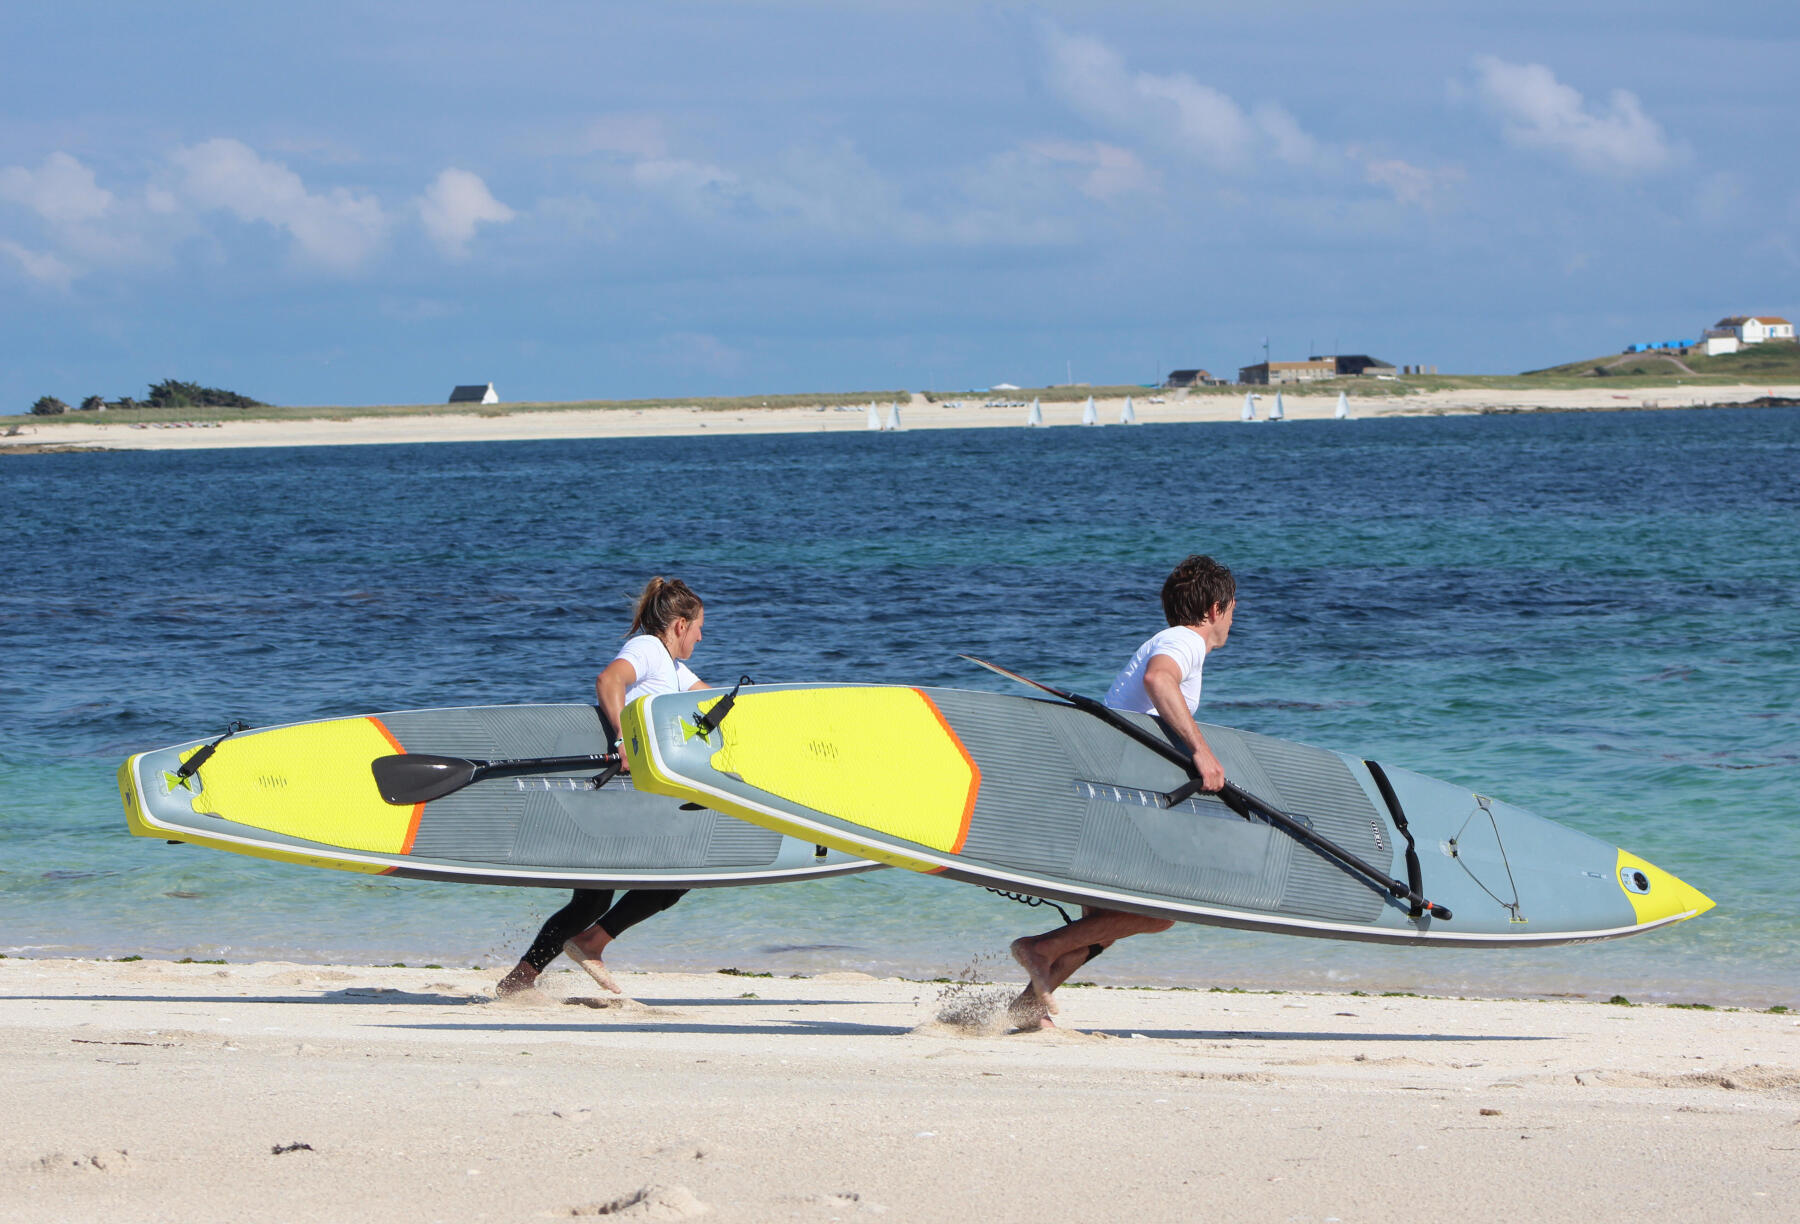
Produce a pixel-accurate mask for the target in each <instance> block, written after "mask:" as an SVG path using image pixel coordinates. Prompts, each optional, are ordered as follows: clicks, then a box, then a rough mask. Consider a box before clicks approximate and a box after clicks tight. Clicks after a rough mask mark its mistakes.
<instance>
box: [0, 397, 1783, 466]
mask: <svg viewBox="0 0 1800 1224" xmlns="http://www.w3.org/2000/svg"><path fill="white" fill-rule="evenodd" d="M1768 395H1774V396H1783V397H1800V386H1780V385H1768V384H1756V385H1750V384H1744V385H1739V386H1692V387H1690V386H1671V387H1659V388H1652V389H1648V390H1645V389H1637V390H1632V391H1630V392H1624V393H1622V392H1618V391H1609V390H1607V389H1605V388H1604V387H1595V388H1593V389H1587V388H1583V389H1581V390H1577V391H1568V390H1543V391H1515V390H1493V389H1486V388H1477V389H1462V390H1453V391H1429V392H1419V393H1416V394H1412V395H1405V396H1394V397H1391V398H1389V397H1370V398H1353V399H1352V400H1351V401H1350V408H1351V412H1352V414H1353V415H1355V416H1359V417H1387V416H1448V415H1466V414H1471V413H1491V412H1572V411H1618V410H1623V409H1634V408H1691V407H1702V406H1709V405H1720V406H1724V405H1731V404H1739V403H1746V402H1749V401H1752V400H1755V399H1757V398H1759V397H1762V396H1768ZM1282 398H1283V400H1284V407H1285V411H1286V416H1287V419H1289V420H1295V421H1304V420H1323V419H1329V418H1331V416H1332V415H1333V413H1334V411H1335V410H1336V407H1337V393H1336V392H1335V391H1332V392H1329V393H1325V394H1308V393H1306V392H1293V393H1288V392H1286V391H1284V392H1283V396H1282ZM1158 400H1160V401H1161V402H1156V401H1158ZM1274 402H1275V394H1274V390H1273V389H1269V388H1265V393H1264V394H1263V398H1262V400H1261V401H1260V402H1259V403H1258V404H1257V414H1258V417H1259V419H1260V418H1266V417H1267V415H1268V413H1269V411H1270V409H1271V408H1272V406H1273V405H1274ZM1242 403H1243V401H1242V398H1241V397H1239V396H1219V395H1196V396H1190V397H1183V396H1181V395H1180V394H1179V393H1167V394H1162V395H1158V394H1155V393H1149V392H1146V393H1145V394H1144V395H1142V396H1134V397H1133V400H1132V407H1133V411H1134V412H1135V414H1136V417H1137V420H1138V421H1139V422H1140V423H1144V424H1151V423H1176V422H1223V421H1236V420H1238V419H1239V416H1240V413H1241V409H1242ZM962 405H963V406H950V405H949V404H945V403H931V402H928V401H927V400H926V399H925V397H923V396H921V395H914V396H913V397H912V398H911V400H910V402H907V403H903V404H901V405H900V423H901V426H902V428H903V429H909V430H912V429H999V428H1019V427H1022V426H1023V425H1024V424H1025V417H1026V412H1027V409H1025V408H1023V407H1016V406H1009V407H1005V408H988V407H983V406H981V404H980V402H979V401H977V400H974V399H972V398H971V399H969V400H965V401H962ZM1083 406H1084V405H1083V402H1082V401H1079V400H1078V401H1074V402H1057V403H1047V404H1044V405H1043V409H1042V410H1043V416H1044V424H1045V425H1046V426H1048V427H1061V426H1073V425H1078V424H1079V423H1080V421H1081V415H1082V409H1083ZM1124 406H1125V401H1124V397H1122V396H1121V397H1116V398H1113V397H1109V398H1105V399H1096V400H1095V408H1096V412H1097V415H1098V417H1099V421H1100V423H1101V424H1102V425H1108V426H1110V425H1116V424H1118V423H1119V419H1120V416H1121V413H1122V412H1123V409H1124ZM886 415H887V414H886V410H885V409H883V410H882V412H881V416H882V417H884V418H885V416H886ZM8 424H9V425H12V424H16V425H17V426H18V427H19V433H17V434H14V435H11V436H5V435H4V434H0V453H4V451H5V450H6V449H8V448H10V449H11V450H13V451H14V452H16V453H24V452H29V451H41V450H49V449H55V450H64V449H73V450H215V449H226V448H232V447H247V446H345V445H377V444H396V443H420V442H521V441H534V440H553V439H571V438H641V437H701V436H719V435H732V434H776V433H844V432H863V431H867V430H868V410H867V409H866V408H862V407H859V408H857V409H855V410H851V411H844V410H839V409H834V408H824V409H820V408H792V407H784V408H762V409H742V410H726V411H720V410H717V409H710V410H709V409H703V408H697V407H658V408H613V409H596V410H585V409H563V410H552V411H529V410H527V411H518V412H510V413H507V414H504V415H495V416H482V415H480V414H479V413H478V412H469V413H455V414H451V413H447V412H446V413H442V414H438V413H432V414H429V415H427V414H418V415H395V416H367V417H350V418H343V419H336V420H333V419H327V418H324V417H321V418H317V419H310V420H296V421H269V420H245V421H222V422H218V423H198V422H196V423H193V424H162V425H146V424H102V423H99V422H93V423H89V422H87V421H82V422H80V423H73V422H58V423H56V424H54V425H39V424H34V423H33V422H32V421H31V419H30V418H28V417H26V418H18V419H17V420H16V421H14V422H9V423H8Z"/></svg>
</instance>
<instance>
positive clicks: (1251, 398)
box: [1241, 391, 1256, 421]
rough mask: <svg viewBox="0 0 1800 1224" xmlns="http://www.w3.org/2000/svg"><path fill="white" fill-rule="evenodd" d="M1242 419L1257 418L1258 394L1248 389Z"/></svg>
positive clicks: (1252, 419)
mask: <svg viewBox="0 0 1800 1224" xmlns="http://www.w3.org/2000/svg"><path fill="white" fill-rule="evenodd" d="M1241 419H1242V420H1246V421H1254V420H1255V419H1256V396H1255V395H1253V394H1251V393H1250V392H1248V391H1246V392H1244V413H1243V416H1242V418H1241Z"/></svg>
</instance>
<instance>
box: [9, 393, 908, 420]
mask: <svg viewBox="0 0 1800 1224" xmlns="http://www.w3.org/2000/svg"><path fill="white" fill-rule="evenodd" d="M892 400H899V401H900V402H901V404H902V405H904V404H905V402H906V400H907V393H906V392H905V391H842V392H814V393H803V394H797V395H737V396H717V397H712V398H700V399H693V398H666V399H637V400H564V401H559V402H553V403H552V402H540V401H521V402H518V403H507V404H363V405H343V406H340V405H331V404H316V405H303V406H301V405H297V406H290V407H282V406H278V405H274V404H255V405H254V406H251V407H244V408H222V407H215V406H192V407H179V406H171V407H154V408H153V407H150V406H148V405H145V404H143V403H136V404H135V405H134V406H132V407H128V408H117V407H114V406H112V405H109V406H108V407H109V411H108V412H107V413H106V415H105V416H104V417H95V416H90V415H88V414H86V413H68V414H64V415H60V416H44V417H34V418H33V421H32V423H33V424H42V425H57V424H62V423H68V424H105V425H133V424H157V423H164V422H172V421H350V420H358V419H362V418H366V417H398V416H482V417H504V416H511V415H513V414H514V413H519V412H596V411H606V412H631V411H643V410H644V409H647V408H697V409H699V410H700V411H702V412H748V411H752V410H755V409H761V408H832V407H836V406H838V405H849V406H854V407H857V408H865V407H867V406H868V405H870V404H886V403H888V402H890V401H892Z"/></svg>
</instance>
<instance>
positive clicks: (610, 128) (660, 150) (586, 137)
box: [579, 115, 669, 161]
mask: <svg viewBox="0 0 1800 1224" xmlns="http://www.w3.org/2000/svg"><path fill="white" fill-rule="evenodd" d="M579 147H580V151H581V152H583V153H620V154H624V155H625V156H627V157H636V158H642V159H643V160H645V161H655V160H657V159H658V158H663V157H667V156H668V155H669V142H668V139H667V138H666V137H665V136H664V135H663V125H662V121H661V120H660V119H658V118H656V116H654V115H602V116H600V118H598V119H595V120H593V121H592V122H590V123H589V124H588V125H587V130H586V131H585V132H583V133H582V138H581V141H580V144H579Z"/></svg>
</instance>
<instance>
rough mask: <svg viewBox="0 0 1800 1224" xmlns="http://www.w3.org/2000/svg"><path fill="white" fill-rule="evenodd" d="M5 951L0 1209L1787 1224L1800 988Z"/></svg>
mask: <svg viewBox="0 0 1800 1224" xmlns="http://www.w3.org/2000/svg"><path fill="white" fill-rule="evenodd" d="M495 976H497V975H496V974H493V973H478V972H474V971H468V970H461V971H457V970H441V969H379V968H367V967H339V966H317V965H298V964H280V963H257V964H244V965H193V964H189V965H178V964H170V963H167V962H153V961H144V962H134V963H119V962H96V961H76V960H20V959H5V960H0V1032H3V1034H4V1040H3V1041H0V1067H4V1072H3V1073H0V1116H4V1117H5V1118H6V1124H5V1125H4V1126H3V1127H0V1220H46V1219H55V1220H107V1221H117V1220H133V1221H139V1220H171V1221H173V1220H184V1221H185V1220H227V1219H229V1220H242V1219H282V1220H297V1221H311V1220H319V1221H324V1220H337V1219H343V1218H365V1219H367V1218H397V1219H407V1220H413V1219H418V1220H431V1219H445V1220H522V1219H523V1220H530V1219H543V1218H548V1217H553V1216H560V1217H567V1216H570V1215H583V1214H590V1215H591V1214H608V1215H612V1216H616V1217H617V1218H620V1219H630V1220H672V1219H684V1218H690V1217H693V1216H699V1215H704V1216H706V1217H707V1218H710V1219H717V1220H721V1221H740V1220H741V1221H761V1220H776V1219H797V1220H819V1221H827V1220H851V1219H864V1218H870V1219H872V1218H875V1217H877V1216H885V1217H887V1218H890V1219H894V1220H907V1221H953V1222H955V1224H966V1221H968V1220H969V1219H971V1218H974V1219H991V1220H999V1221H1005V1220H1032V1221H1045V1220H1048V1221H1064V1220H1132V1221H1139V1220H1174V1219H1182V1218H1204V1219H1222V1220H1229V1219H1255V1220H1315V1221H1326V1220H1338V1221H1353V1220H1393V1219H1401V1218H1404V1219H1425V1220H1464V1219H1529V1220H1533V1221H1560V1220H1569V1221H1577V1220H1579V1221H1582V1222H1583V1224H1588V1222H1590V1221H1592V1220H1593V1219H1595V1218H1600V1217H1603V1216H1612V1215H1616V1214H1620V1213H1624V1214H1627V1215H1629V1216H1631V1217H1632V1218H1642V1219H1653V1220H1659V1221H1661V1220H1703V1219H1704V1220H1714V1219H1744V1220H1778V1219H1779V1220H1786V1219H1790V1218H1792V1211H1793V1205H1794V1204H1795V1203H1796V1202H1800V1017H1796V1016H1794V1015H1788V1014H1769V1013H1762V1012H1729V1011H1701V1010H1687V1009H1679V1008H1668V1007H1622V1006H1611V1005H1607V1004H1599V1003H1578V1002H1543V1001H1506V1000H1455V999H1428V998H1412V997H1394V998H1381V997H1369V996H1354V995H1319V994H1235V993H1219V992H1196V991H1169V990H1131V989H1106V988H1085V989H1067V988H1065V990H1064V991H1062V992H1061V993H1060V994H1059V998H1060V999H1061V1002H1062V1015H1061V1017H1060V1018H1061V1021H1062V1023H1063V1024H1064V1025H1065V1026H1066V1027H1065V1028H1064V1029H1063V1030H1060V1031H1056V1032H1034V1033H1017V1034H1008V1033H1007V1032H1005V1031H1004V1028H1003V1027H1001V1026H1000V1025H999V1024H998V1021H999V1019H1000V1014H1001V1013H1000V1008H1001V1005H1002V1003H1003V1002H1004V1000H1005V999H1007V998H1009V997H1010V996H1011V993H1012V991H1013V990H1015V989H1016V988H1017V985H1018V983H1016V982H1015V983H1003V984H995V985H981V984H967V983H950V984H939V983H915V982H907V981H899V980H892V979H889V980H875V979H872V978H868V977H866V976H864V975H861V974H827V975H823V976H819V977H812V978H805V979H771V978H754V977H742V976H728V975H723V974H700V975H693V974H636V973H621V974H619V977H620V979H621V981H622V983H623V984H624V986H625V988H626V990H627V991H628V992H629V994H630V996H631V1000H630V1001H624V1002H620V1001H614V1000H610V999H601V998H597V997H596V995H597V994H598V992H597V991H596V990H595V989H594V987H593V985H592V983H591V982H589V981H588V980H587V979H585V978H584V977H581V976H579V975H578V974H576V973H574V972H569V971H562V970H560V969H559V970H553V971H552V972H551V973H549V974H547V975H546V976H545V978H544V982H545V983H546V988H545V989H544V990H542V991H539V992H535V993H533V994H530V995H527V996H525V997H522V998H521V999H518V1000H506V1001H496V1000H495V999H494V998H493V997H492V986H493V980H494V978H495Z"/></svg>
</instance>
